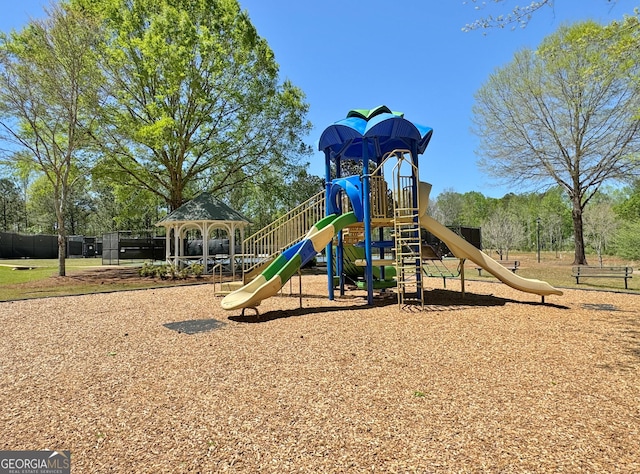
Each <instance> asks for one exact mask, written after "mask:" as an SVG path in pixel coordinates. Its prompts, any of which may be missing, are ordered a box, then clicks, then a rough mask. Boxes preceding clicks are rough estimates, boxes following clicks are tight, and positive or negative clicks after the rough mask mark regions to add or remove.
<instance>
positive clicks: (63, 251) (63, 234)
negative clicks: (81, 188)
mask: <svg viewBox="0 0 640 474" xmlns="http://www.w3.org/2000/svg"><path fill="white" fill-rule="evenodd" d="M56 222H57V224H58V276H61V277H63V276H66V275H67V266H66V258H67V231H66V228H65V225H64V214H63V213H62V204H61V200H59V201H58V202H56Z"/></svg>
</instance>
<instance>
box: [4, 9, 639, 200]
mask: <svg viewBox="0 0 640 474" xmlns="http://www.w3.org/2000/svg"><path fill="white" fill-rule="evenodd" d="M465 3H466V4H465ZM486 3H487V4H488V5H487V6H486V7H485V8H484V9H483V10H476V9H475V7H476V5H477V4H473V3H472V2H471V1H467V2H465V1H464V0H396V1H394V2H390V1H388V0H366V1H365V0H316V1H312V0H240V4H241V5H242V8H243V9H245V10H247V11H248V12H249V16H250V17H251V20H252V22H253V24H254V25H255V27H256V28H257V30H258V33H259V34H260V35H261V36H262V37H264V38H265V39H266V40H267V41H268V43H269V45H270V46H271V48H272V49H273V51H274V53H275V57H276V60H277V62H278V63H279V65H280V73H281V76H282V77H283V78H287V79H290V80H291V81H292V82H293V83H294V84H295V85H296V86H298V87H300V88H301V89H302V90H303V91H304V92H305V94H306V96H307V101H308V103H309V104H310V113H309V117H308V118H309V119H310V120H311V122H312V123H313V125H314V128H313V131H312V133H311V134H310V135H309V136H308V137H307V142H308V143H309V144H311V145H312V146H313V147H314V149H317V141H318V138H319V137H320V135H321V134H322V131H323V130H324V129H325V128H326V127H327V126H328V125H330V124H331V123H333V122H335V121H337V120H340V119H342V118H344V116H345V115H346V113H347V111H348V110H350V109H354V108H362V109H367V108H372V107H375V106H377V105H387V106H388V107H389V108H391V109H392V110H397V111H401V112H404V113H405V118H407V119H408V120H411V121H413V122H415V123H420V124H423V125H428V126H430V127H432V128H433V129H434V134H433V138H432V140H431V143H430V145H429V147H428V148H427V151H426V152H425V153H424V155H422V157H421V160H420V177H421V179H422V180H424V181H429V182H430V183H432V184H433V190H432V196H433V197H436V196H437V195H438V194H439V193H441V192H442V191H445V190H454V191H457V192H460V193H465V192H468V191H479V192H481V193H482V194H484V195H485V196H490V197H502V196H503V195H504V194H506V193H507V192H520V191H522V190H521V189H511V188H508V187H499V186H495V185H494V184H495V183H494V182H492V180H491V177H490V176H487V175H486V174H484V173H482V172H481V171H480V170H479V169H478V168H477V166H476V160H477V156H476V154H475V150H476V148H477V144H478V139H477V137H475V136H474V135H473V134H472V133H471V132H470V128H471V108H472V106H473V101H474V99H473V96H474V93H475V92H476V91H477V90H478V89H479V88H480V87H481V86H482V84H483V83H484V82H485V81H486V80H487V79H488V77H489V75H490V74H491V72H492V71H494V70H495V69H496V68H499V67H501V66H503V65H505V64H507V63H508V62H509V61H510V60H511V59H512V57H513V54H514V53H515V52H516V51H518V50H519V49H522V48H525V47H527V48H532V49H535V48H536V47H537V45H538V44H539V43H540V42H541V41H542V39H543V38H544V37H545V36H547V35H549V34H551V33H553V32H554V31H555V30H556V29H557V28H558V27H559V26H561V25H563V24H567V23H572V22H575V21H580V20H586V19H593V20H596V21H599V22H602V23H609V22H611V21H612V20H614V19H621V18H622V17H623V16H624V14H630V13H632V12H633V9H634V7H637V6H640V1H636V0H618V1H617V2H613V3H610V2H607V1H606V0H556V1H555V6H554V7H553V8H548V7H547V8H544V9H542V10H541V11H539V12H538V13H536V14H535V15H534V17H533V18H532V20H531V22H530V23H529V25H528V26H527V27H526V28H524V29H520V28H518V29H516V30H514V31H512V30H508V29H504V30H489V31H487V32H485V33H483V32H481V31H473V32H468V33H465V32H463V31H462V27H463V26H464V25H465V24H467V23H471V22H472V21H473V20H475V19H477V18H479V17H480V16H483V15H486V14H490V13H493V14H499V13H507V12H508V11H509V10H510V9H511V8H512V7H513V6H515V5H517V4H520V5H524V4H527V3H529V1H528V0H505V1H504V2H501V3H498V4H497V5H494V4H493V2H492V1H491V0H486ZM48 4H49V0H20V1H15V2H11V3H9V4H8V5H3V12H2V15H0V29H1V30H2V31H9V30H11V29H20V28H21V27H22V26H24V25H25V24H26V22H27V21H28V20H29V18H38V17H41V16H42V15H43V7H44V6H46V5H48ZM310 161H311V164H310V167H309V170H310V172H311V173H312V174H317V175H320V176H322V175H323V173H324V156H323V154H322V153H320V152H318V151H316V152H315V153H314V155H313V156H312V157H311V159H310Z"/></svg>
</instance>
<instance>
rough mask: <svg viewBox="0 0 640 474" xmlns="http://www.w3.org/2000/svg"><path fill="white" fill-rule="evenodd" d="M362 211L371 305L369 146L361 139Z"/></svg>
mask: <svg viewBox="0 0 640 474" xmlns="http://www.w3.org/2000/svg"><path fill="white" fill-rule="evenodd" d="M362 181H363V182H362V184H363V186H362V209H363V218H362V221H363V222H364V257H365V260H366V263H367V266H366V267H364V268H365V272H364V276H365V282H366V284H367V303H368V304H369V305H373V266H372V265H373V259H372V255H371V254H372V252H371V200H370V199H369V194H370V178H369V145H368V140H367V139H366V138H363V139H362Z"/></svg>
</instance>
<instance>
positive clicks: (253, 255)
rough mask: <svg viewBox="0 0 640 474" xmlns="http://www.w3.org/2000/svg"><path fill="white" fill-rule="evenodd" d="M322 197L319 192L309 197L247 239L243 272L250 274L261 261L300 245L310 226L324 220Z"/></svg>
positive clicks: (245, 241) (323, 193)
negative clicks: (296, 244)
mask: <svg viewBox="0 0 640 474" xmlns="http://www.w3.org/2000/svg"><path fill="white" fill-rule="evenodd" d="M325 194H326V193H325V191H324V190H323V191H322V192H320V193H318V194H316V195H315V196H312V197H311V198H309V199H307V200H306V201H305V202H303V203H302V204H300V205H298V206H296V207H295V208H293V209H292V210H290V211H289V212H287V213H286V214H285V215H283V216H282V217H280V218H278V219H276V220H275V221H273V222H272V223H271V224H269V225H268V226H266V227H264V228H262V229H260V230H259V231H257V232H256V233H255V234H252V235H250V236H249V237H247V238H246V239H245V240H244V242H243V249H244V253H245V254H248V255H249V261H248V262H247V260H246V259H245V257H243V262H242V269H243V272H244V273H248V272H251V271H252V270H253V269H255V268H256V267H258V266H260V265H261V264H262V263H263V262H264V261H266V260H268V259H270V258H273V257H274V256H275V255H276V254H278V253H280V252H281V251H282V250H284V249H286V248H288V247H290V246H291V245H293V244H295V243H297V242H299V241H301V240H302V239H303V238H304V236H305V235H306V234H307V232H308V231H309V229H310V228H311V226H313V225H314V224H315V223H316V222H318V221H319V220H320V219H322V218H323V217H324V216H325V200H326V196H325Z"/></svg>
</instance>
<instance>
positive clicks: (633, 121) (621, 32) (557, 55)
mask: <svg viewBox="0 0 640 474" xmlns="http://www.w3.org/2000/svg"><path fill="white" fill-rule="evenodd" d="M638 25H639V22H638V18H636V17H631V18H627V19H626V20H625V22H624V23H621V24H618V23H614V24H612V25H609V26H605V27H603V26H601V25H598V24H596V23H593V22H586V23H581V24H578V25H575V26H572V27H565V28H561V29H560V30H559V31H558V32H557V33H556V34H554V35H552V36H550V37H549V38H547V39H546V40H545V41H544V42H543V44H542V45H541V46H540V48H539V49H538V50H537V51H536V52H533V51H531V50H523V51H521V52H519V53H517V54H516V55H515V57H514V59H513V61H512V62H511V63H510V64H508V65H507V66H505V67H504V68H502V69H500V70H498V71H496V72H495V73H494V74H492V75H491V77H490V78H489V80H488V81H487V83H486V84H485V85H483V86H482V88H481V89H480V90H479V91H478V92H477V93H476V104H475V106H474V109H473V110H474V121H475V133H476V134H477V135H478V136H479V137H480V140H481V141H480V143H481V144H480V150H479V155H480V157H481V158H480V160H479V164H480V166H481V167H482V168H484V170H485V171H486V172H487V173H489V174H490V175H492V176H493V177H495V178H497V179H501V180H502V181H503V182H504V183H508V184H510V185H513V186H521V187H522V186H524V187H526V186H541V187H546V186H551V185H553V184H557V185H559V186H560V187H561V188H562V189H563V190H564V192H565V193H566V194H567V196H568V198H569V200H570V201H571V205H572V219H573V234H574V244H575V255H574V263H575V264H586V256H585V249H584V236H583V223H582V213H583V210H584V208H585V206H586V205H587V204H588V203H589V201H590V199H591V198H592V197H593V196H594V194H595V193H596V192H597V191H598V190H599V189H600V187H601V186H602V185H603V183H605V182H607V181H615V180H618V181H623V180H628V179H629V178H630V177H633V176H634V175H636V174H637V173H638V171H639V170H640V161H639V160H637V159H636V156H637V153H639V152H640V121H639V120H638V111H639V110H640V87H638V82H637V78H638V64H639V63H638V61H635V60H633V59H634V57H635V58H637V48H632V47H631V46H630V45H637V44H638V41H639V40H640V28H639V26H638Z"/></svg>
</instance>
